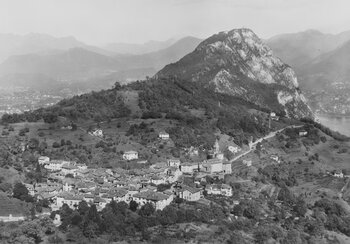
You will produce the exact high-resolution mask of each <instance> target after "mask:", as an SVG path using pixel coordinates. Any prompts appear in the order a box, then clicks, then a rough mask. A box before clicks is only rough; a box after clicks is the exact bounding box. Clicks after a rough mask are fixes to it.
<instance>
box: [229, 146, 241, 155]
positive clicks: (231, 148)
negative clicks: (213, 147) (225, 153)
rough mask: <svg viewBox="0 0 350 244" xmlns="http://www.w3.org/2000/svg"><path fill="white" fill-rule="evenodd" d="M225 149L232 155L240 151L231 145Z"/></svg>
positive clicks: (237, 147)
mask: <svg viewBox="0 0 350 244" xmlns="http://www.w3.org/2000/svg"><path fill="white" fill-rule="evenodd" d="M227 149H228V150H229V151H230V152H232V153H238V152H240V151H241V150H242V149H241V148H240V147H239V146H233V145H231V146H228V147H227Z"/></svg>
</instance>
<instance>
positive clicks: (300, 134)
mask: <svg viewBox="0 0 350 244" xmlns="http://www.w3.org/2000/svg"><path fill="white" fill-rule="evenodd" d="M299 136H307V131H306V130H301V131H299Z"/></svg>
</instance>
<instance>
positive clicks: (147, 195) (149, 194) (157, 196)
mask: <svg viewBox="0 0 350 244" xmlns="http://www.w3.org/2000/svg"><path fill="white" fill-rule="evenodd" d="M134 197H137V198H143V199H146V200H150V201H162V200H166V199H168V198H169V196H168V195H166V194H163V193H160V192H154V191H144V192H140V193H136V194H135V195H134Z"/></svg>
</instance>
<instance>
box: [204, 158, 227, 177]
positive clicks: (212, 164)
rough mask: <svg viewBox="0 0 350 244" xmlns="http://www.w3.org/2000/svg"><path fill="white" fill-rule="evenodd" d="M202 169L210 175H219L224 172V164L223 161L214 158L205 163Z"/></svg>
mask: <svg viewBox="0 0 350 244" xmlns="http://www.w3.org/2000/svg"><path fill="white" fill-rule="evenodd" d="M201 169H202V170H203V171H205V172H209V173H211V174H212V173H219V172H222V171H223V163H222V160H221V159H217V158H213V159H208V160H205V161H204V162H203V164H202V165H201Z"/></svg>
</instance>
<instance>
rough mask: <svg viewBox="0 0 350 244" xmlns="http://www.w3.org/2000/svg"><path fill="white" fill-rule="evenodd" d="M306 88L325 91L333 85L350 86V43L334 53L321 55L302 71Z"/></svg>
mask: <svg viewBox="0 0 350 244" xmlns="http://www.w3.org/2000/svg"><path fill="white" fill-rule="evenodd" d="M300 74H301V78H302V81H303V85H304V87H306V88H308V89H321V90H322V89H325V88H326V87H330V86H331V85H332V84H333V83H345V84H347V86H348V87H349V86H350V80H349V78H350V41H348V42H346V43H345V44H344V45H342V46H340V47H338V48H336V49H335V50H333V51H330V52H328V53H325V54H323V55H320V56H319V57H317V58H315V59H313V60H312V61H310V62H309V63H308V64H305V65H304V66H303V68H301V69H300Z"/></svg>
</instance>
